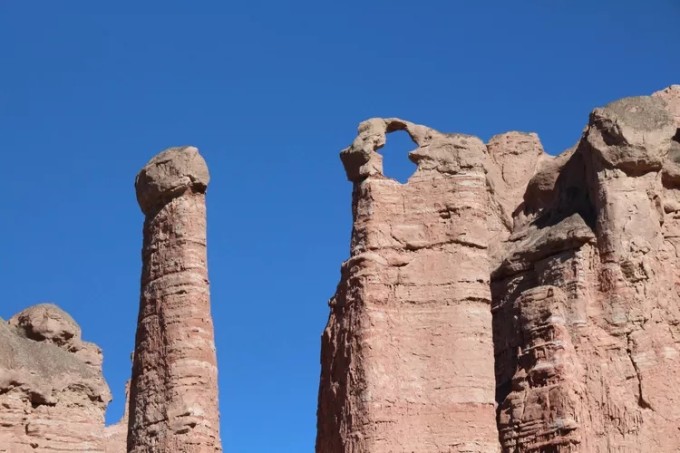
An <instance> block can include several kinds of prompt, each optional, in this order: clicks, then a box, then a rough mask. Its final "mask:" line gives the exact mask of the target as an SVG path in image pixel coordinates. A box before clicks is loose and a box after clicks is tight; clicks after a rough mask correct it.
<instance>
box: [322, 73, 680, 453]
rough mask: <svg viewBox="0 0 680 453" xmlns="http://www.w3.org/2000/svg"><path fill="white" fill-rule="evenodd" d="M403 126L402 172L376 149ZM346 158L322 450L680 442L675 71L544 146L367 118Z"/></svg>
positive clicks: (597, 447)
mask: <svg viewBox="0 0 680 453" xmlns="http://www.w3.org/2000/svg"><path fill="white" fill-rule="evenodd" d="M397 129H405V130H407V131H408V132H409V134H410V135H411V137H412V138H413V139H414V141H415V142H416V144H417V145H418V148H417V149H416V150H415V151H413V152H412V153H411V155H410V157H411V159H412V160H413V161H414V162H416V163H417V164H418V169H417V170H416V172H415V174H414V175H413V176H412V177H411V178H410V179H409V180H408V182H407V183H406V184H403V185H401V184H399V183H397V182H396V181H393V180H391V179H389V178H386V177H385V176H384V175H383V174H382V166H381V158H380V155H379V154H378V153H377V152H376V151H377V150H378V149H379V148H380V147H381V146H383V145H384V143H385V133H386V132H391V131H392V130H397ZM341 158H342V161H343V163H344V165H345V168H346V170H347V174H348V177H349V179H350V180H351V181H353V183H354V190H353V217H354V226H353V231H352V243H351V253H350V259H349V260H348V261H347V262H346V263H344V264H343V266H342V272H341V281H340V284H339V286H338V289H337V292H336V294H335V296H334V297H333V298H332V299H331V301H330V309H331V314H330V318H329V321H328V325H327V327H326V330H325V331H324V334H323V337H322V373H321V385H320V391H319V410H318V429H319V432H318V437H317V451H318V452H357V451H362V452H363V451H370V452H381V451H418V452H430V451H431V452H449V451H495V449H501V450H502V451H504V452H517V453H519V452H588V453H590V452H596V453H599V452H642V451H654V452H673V451H678V448H679V447H678V446H679V445H680V430H678V426H680V410H678V407H680V406H679V405H678V400H680V390H678V389H680V377H679V376H680V375H678V373H677V372H676V370H677V368H678V366H679V365H680V330H679V327H678V326H679V325H680V280H679V279H678V277H677V275H678V272H679V267H680V262H679V260H680V86H677V85H676V86H672V87H670V88H667V89H665V90H662V91H660V92H658V93H655V94H654V95H653V96H643V97H637V98H627V99H623V100H620V101H617V102H613V103H611V104H609V105H607V106H605V107H603V108H598V109H595V110H594V111H593V113H592V114H591V116H590V121H589V123H588V126H587V127H586V129H585V131H584V133H583V136H582V137H581V139H580V140H579V141H578V143H577V144H576V145H575V146H574V147H573V148H570V149H569V150H567V151H565V152H564V153H563V154H561V155H559V156H556V157H552V156H549V155H547V154H545V153H544V152H543V150H542V147H541V145H540V142H539V141H538V137H537V136H536V135H535V134H524V133H518V132H511V133H507V134H502V135H500V136H496V137H494V138H492V139H491V141H490V142H489V143H488V144H486V145H485V144H483V143H482V142H481V141H479V140H478V139H476V138H474V137H467V136H462V135H459V134H442V133H439V132H436V131H433V130H431V129H429V128H427V127H424V126H417V125H413V124H411V123H408V122H406V121H402V120H395V119H388V120H382V119H374V120H369V121H367V122H364V123H362V125H361V126H360V129H359V136H358V138H357V139H356V140H355V141H354V143H353V144H352V146H350V147H349V148H347V149H346V150H344V151H343V152H342V153H341ZM489 301H490V303H489ZM489 312H490V313H491V314H492V320H489V319H488V316H489ZM491 332H492V334H493V352H492V351H491V349H490V348H489V346H488V345H489V335H491ZM489 363H493V364H494V366H495V386H494V387H495V402H496V404H497V410H496V416H497V420H494V421H493V422H492V423H490V422H489V417H488V413H487V412H485V408H487V407H491V400H490V398H489V397H488V394H487V391H488V390H489V389H490V388H489V387H488V385H489V384H488V382H489V378H488V375H487V374H486V373H487V371H486V370H487V368H485V364H489ZM463 407H465V408H467V410H465V411H463V409H462V408H463ZM463 412H464V413H465V414H466V416H467V417H468V418H465V416H462V415H461V414H462V413H463ZM496 421H497V425H496ZM496 428H497V432H496Z"/></svg>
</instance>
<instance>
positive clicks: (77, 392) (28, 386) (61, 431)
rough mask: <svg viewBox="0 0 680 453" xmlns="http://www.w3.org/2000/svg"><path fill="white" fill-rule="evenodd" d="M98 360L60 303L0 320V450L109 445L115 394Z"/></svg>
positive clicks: (88, 448) (21, 451) (97, 449)
mask: <svg viewBox="0 0 680 453" xmlns="http://www.w3.org/2000/svg"><path fill="white" fill-rule="evenodd" d="M101 365H102V354H101V351H100V350H99V348H98V347H97V346H95V345H94V344H92V343H87V342H84V341H82V340H81V333H80V327H78V325H77V324H76V323H75V321H74V320H73V319H72V318H71V317H70V316H69V315H68V314H66V313H65V312H64V311H62V310H61V309H60V308H58V307H57V306H55V305H52V304H40V305H36V306H33V307H30V308H28V309H26V310H24V311H22V312H21V313H18V314H17V315H15V316H13V317H12V318H11V319H10V320H9V321H8V322H5V321H2V320H0V407H1V408H2V410H0V452H8V453H24V452H31V453H34V452H45V453H47V452H60V451H73V452H76V451H77V452H104V444H105V441H104V438H105V435H104V411H105V409H106V405H107V404H108V403H109V401H110V400H111V394H110V392H109V387H108V386H107V385H106V382H105V381H104V379H103V377H102V372H101Z"/></svg>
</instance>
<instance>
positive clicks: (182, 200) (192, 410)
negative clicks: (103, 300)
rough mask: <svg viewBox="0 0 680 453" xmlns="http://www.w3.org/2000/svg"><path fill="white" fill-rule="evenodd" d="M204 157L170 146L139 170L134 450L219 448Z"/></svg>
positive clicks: (132, 394)
mask: <svg viewBox="0 0 680 453" xmlns="http://www.w3.org/2000/svg"><path fill="white" fill-rule="evenodd" d="M208 181H209V174H208V168H207V166H206V164H205V161H204V160H203V158H202V157H201V156H200V154H199V153H198V150H197V149H196V148H193V147H182V148H170V149H168V150H166V151H164V152H162V153H160V154H159V155H157V156H156V157H154V158H153V159H151V161H149V163H148V164H147V165H146V166H145V167H144V168H143V169H142V170H141V171H140V173H139V174H138V175H137V179H136V183H135V187H136V190H137V200H138V202H139V205H140V207H141V209H142V211H143V212H144V214H145V216H146V218H145V221H144V244H143V250H142V261H143V267H142V281H141V300H140V309H139V320H138V327H137V337H136V343H135V354H134V363H133V370H132V382H131V388H130V410H129V429H128V441H127V442H128V452H130V453H150V452H159V453H170V452H172V453H174V452H178V453H179V452H191V453H203V452H206V453H207V452H218V451H221V442H220V436H219V413H218V398H217V396H218V395H217V365H216V357H215V343H214V333H213V323H212V317H211V314H210V291H209V284H208V272H207V262H206V261H207V260H206V209H205V191H206V188H207V185H208Z"/></svg>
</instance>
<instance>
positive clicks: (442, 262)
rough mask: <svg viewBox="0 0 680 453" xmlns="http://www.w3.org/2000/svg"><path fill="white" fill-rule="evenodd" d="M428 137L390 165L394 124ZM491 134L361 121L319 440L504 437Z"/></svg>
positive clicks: (468, 441)
mask: <svg viewBox="0 0 680 453" xmlns="http://www.w3.org/2000/svg"><path fill="white" fill-rule="evenodd" d="M398 129H405V130H406V131H407V132H408V133H409V134H410V135H411V137H412V138H413V140H414V141H415V142H416V143H417V145H418V148H417V149H415V150H414V151H412V152H411V153H410V155H409V156H410V158H411V160H413V161H414V162H415V163H416V164H417V165H418V169H417V170H416V172H415V173H414V175H413V176H411V178H410V179H409V181H408V183H406V184H399V183H398V182H396V181H394V180H392V179H389V178H386V177H384V176H383V175H382V159H381V156H380V155H379V154H378V153H377V150H378V149H379V148H380V147H381V146H382V145H383V144H384V143H385V133H386V132H390V131H393V130H398ZM485 156H486V147H485V146H484V144H483V143H482V142H481V141H480V140H479V139H477V138H474V137H470V136H465V135H460V134H452V135H449V134H441V133H439V132H436V131H434V130H432V129H428V128H426V127H423V126H418V125H414V124H411V123H408V122H405V121H401V120H398V119H388V120H383V119H373V120H369V121H366V122H364V123H362V124H361V126H360V127H359V136H358V137H357V139H356V140H355V141H354V144H353V145H352V146H351V147H349V148H347V149H346V150H344V151H343V152H342V153H341V157H342V160H343V163H344V164H345V169H346V171H347V175H348V178H349V179H350V180H352V181H353V182H354V192H353V202H352V209H353V217H354V228H353V232H352V245H351V256H350V258H349V260H348V261H347V262H345V263H344V264H343V265H342V277H341V281H340V284H339V286H338V290H337V292H336V294H335V296H334V297H333V298H332V299H331V300H330V302H329V305H330V308H331V315H330V318H329V320H328V325H327V327H326V330H325V332H324V334H323V340H322V359H321V360H322V372H321V386H320V390H319V410H318V434H317V443H316V451H317V452H319V453H335V452H375V453H378V452H422V453H427V452H440V451H442V452H443V451H450V452H463V451H465V452H473V451H475V452H490V451H497V450H498V434H497V431H496V421H495V410H494V393H493V387H494V378H493V367H492V363H493V359H492V357H493V346H492V338H491V330H490V325H491V312H490V308H489V304H490V291H489V272H488V268H489V260H488V257H487V247H488V235H487V233H486V231H485V229H486V228H485V226H486V209H487V206H486V203H485V202H486V178H485V174H484V167H483V164H484V160H485Z"/></svg>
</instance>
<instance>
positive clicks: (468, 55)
mask: <svg viewBox="0 0 680 453" xmlns="http://www.w3.org/2000/svg"><path fill="white" fill-rule="evenodd" d="M66 4H68V6H64V5H66ZM108 4H111V5H113V3H112V2H92V1H68V2H56V1H44V2H35V1H19V0H14V1H13V0H0V57H1V59H0V64H1V69H0V139H1V140H2V145H1V151H0V156H2V168H3V169H4V170H3V180H4V181H5V182H4V183H3V184H4V186H3V187H4V190H5V191H4V194H3V196H2V197H0V212H1V219H2V220H1V221H0V237H1V238H2V246H1V247H0V250H1V252H0V271H1V274H0V275H1V277H0V282H2V289H3V294H2V302H1V303H0V316H2V317H3V318H8V317H9V316H11V315H13V314H14V313H16V312H18V311H19V310H21V309H23V308H25V307H27V306H29V305H32V304H35V303H38V302H41V301H53V302H55V303H57V304H58V305H60V306H61V307H63V308H64V309H65V310H67V311H68V312H69V313H71V315H72V316H73V317H74V318H75V319H76V320H77V321H78V322H79V323H80V325H81V327H82V329H83V332H84V338H85V339H86V340H89V341H93V342H95V343H97V344H99V345H100V346H101V347H102V348H103V350H104V356H105V362H104V372H105V376H106V378H107V380H108V382H109V385H110V386H111V389H112V391H113V395H114V397H115V400H114V402H113V403H112V404H111V406H110V409H109V413H108V415H107V419H108V421H109V422H112V421H115V420H116V419H117V418H118V417H120V415H121V414H122V410H123V398H124V396H123V387H124V383H125V381H126V380H127V379H128V377H129V373H130V363H129V358H130V352H131V351H132V350H133V348H134V334H135V327H136V325H135V324H136V318H137V308H138V297H139V274H140V247H141V241H142V237H141V229H142V221H143V217H142V214H141V212H140V210H139V208H138V206H137V203H136V201H135V195H134V188H133V182H134V177H135V175H136V173H137V171H138V170H139V169H140V168H141V167H142V166H143V165H144V163H145V162H146V161H147V160H148V159H150V158H151V157H152V156H153V155H154V154H155V153H157V152H159V151H161V150H163V149H164V148H166V147H169V146H176V145H185V144H192V145H195V146H197V147H198V148H199V149H200V150H201V153H202V154H203V155H204V156H205V158H206V160H207V162H208V165H209V166H210V170H211V173H212V183H211V185H210V187H209V190H208V235H209V266H210V276H211V282H212V303H213V313H214V317H215V328H216V337H217V350H218V360H219V366H220V386H221V389H220V390H221V395H220V398H221V401H220V403H221V404H220V406H221V415H222V436H223V443H224V447H225V450H226V451H230V452H238V453H248V452H265V453H268V452H293V453H295V452H310V451H312V449H313V444H314V436H315V423H316V421H315V412H316V397H317V386H318V378H319V346H320V335H321V332H322V330H323V328H324V325H325V323H326V319H327V315H328V308H327V305H326V302H327V300H328V298H329V297H330V296H331V295H332V294H333V292H334V290H335V285H336V284H337V281H338V278H339V268H340V263H341V262H342V260H344V259H346V258H347V256H348V252H349V235H350V229H351V211H350V194H351V185H350V184H349V183H348V182H347V181H346V180H345V175H344V172H343V170H342V166H341V164H340V160H339V159H338V152H339V150H340V149H342V148H343V147H345V146H346V145H348V144H349V143H350V142H351V141H352V139H353V138H354V136H355V132H356V126H357V124H358V123H359V122H360V121H361V120H364V119H366V118H369V117H372V116H399V117H403V118H405V119H409V120H411V121H414V122H417V123H422V124H427V125H429V126H432V127H434V128H437V129H440V130H442V131H446V132H464V133H469V134H475V135H478V136H480V137H481V138H483V139H484V140H487V139H488V138H489V137H491V136H492V135H494V134H497V133H501V132H505V131H508V130H523V131H536V132H537V133H538V134H539V136H540V137H541V139H542V141H543V144H544V146H545V148H546V150H547V151H549V152H550V153H559V152H561V151H562V150H563V149H565V148H567V147H568V146H570V145H571V144H573V143H574V142H575V141H576V140H577V139H578V136H579V134H580V132H581V130H582V128H583V126H584V125H585V123H586V121H587V117H588V113H589V112H590V110H592V108H593V107H596V106H598V105H603V104H605V103H607V102H609V101H611V100H614V99H617V98H620V97H624V96H631V95H639V94H649V93H651V92H653V91H655V90H658V89H661V88H663V87H665V86H667V85H670V84H672V83H680V27H679V26H678V23H680V2H679V1H678V0H645V1H640V0H635V1H626V0H598V1H592V0H588V1H586V0H569V1H566V0H540V1H538V0H526V1H508V0H502V1H454V0H439V1H422V2H413V1H409V2H407V1H399V0H392V1H370V0H363V1H336V2H329V1H319V0H315V1H312V0H308V1H275V0H270V1H259V0H249V1H233V2H227V1H224V2H217V1H202V2H185V3H181V2H176V1H163V2H155V1H145V2H126V1H122V2H115V7H114V6H103V5H108ZM139 4H143V5H144V6H139ZM114 8H115V9H114ZM395 135H396V136H395V137H394V139H393V140H391V141H388V144H387V146H386V150H385V154H386V158H385V159H386V171H387V172H388V175H395V176H396V177H399V178H402V179H403V178H404V177H406V176H407V175H408V172H409V171H412V169H413V166H412V164H410V163H409V162H408V159H407V157H406V152H407V151H408V150H409V145H408V143H407V142H406V141H405V139H404V137H403V136H399V135H398V134H395Z"/></svg>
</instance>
